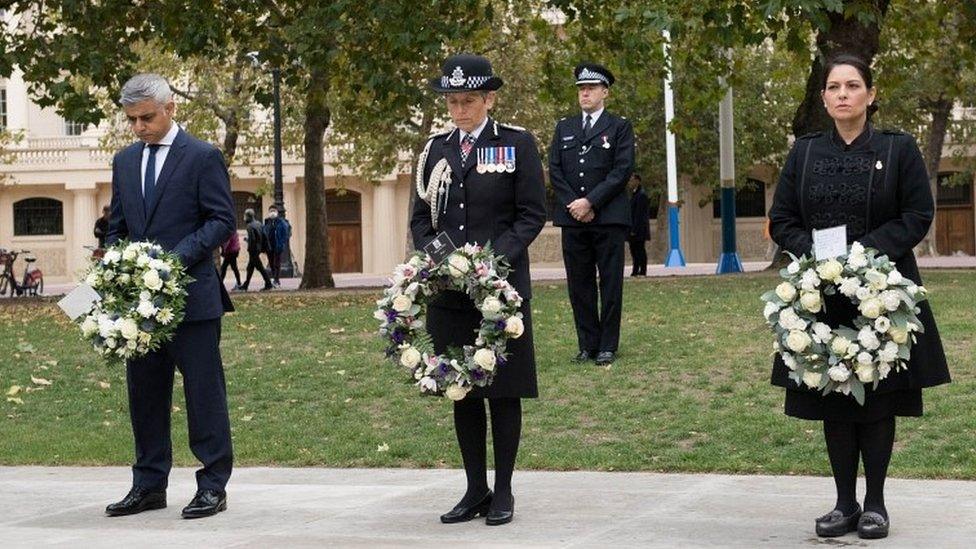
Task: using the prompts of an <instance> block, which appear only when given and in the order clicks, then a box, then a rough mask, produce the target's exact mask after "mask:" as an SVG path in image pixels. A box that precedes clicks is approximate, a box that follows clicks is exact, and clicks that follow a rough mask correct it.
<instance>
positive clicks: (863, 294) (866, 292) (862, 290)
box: [854, 286, 874, 301]
mask: <svg viewBox="0 0 976 549" xmlns="http://www.w3.org/2000/svg"><path fill="white" fill-rule="evenodd" d="M854 295H855V296H856V297H857V298H858V299H859V300H861V301H867V300H868V299H871V297H872V296H873V295H874V292H872V291H871V288H868V287H867V286H860V287H859V288H858V289H857V291H856V292H854Z"/></svg>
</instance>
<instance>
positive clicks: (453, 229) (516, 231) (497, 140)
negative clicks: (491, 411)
mask: <svg viewBox="0 0 976 549" xmlns="http://www.w3.org/2000/svg"><path fill="white" fill-rule="evenodd" d="M460 133H461V132H460V131H459V130H457V129H455V130H453V131H451V132H449V133H444V134H439V135H436V136H434V137H433V138H432V139H431V143H430V146H429V153H428V156H427V161H426V163H425V165H424V166H423V170H424V173H423V180H424V182H427V181H429V178H430V173H431V171H432V170H433V168H434V166H435V165H436V164H437V162H438V161H440V160H441V159H442V158H445V159H447V162H448V164H449V165H450V167H451V185H450V192H449V193H447V205H446V211H445V209H444V208H443V206H442V211H441V212H440V214H439V216H438V220H437V223H438V226H437V228H436V229H435V228H434V226H433V224H432V219H431V212H430V205H429V204H428V203H427V202H425V201H424V200H423V199H421V198H419V197H418V198H417V199H416V203H415V205H414V209H413V215H412V216H411V219H410V229H411V232H412V234H413V241H414V245H415V246H416V248H417V249H423V247H424V246H426V245H427V244H428V243H429V242H430V241H431V240H433V239H434V238H435V237H436V236H437V235H438V234H440V233H441V232H442V231H443V232H446V233H447V234H448V236H450V238H451V241H452V242H454V244H455V245H456V246H458V247H460V246H462V245H464V244H465V243H472V244H479V245H484V244H487V243H489V242H490V243H491V245H492V248H493V249H494V251H495V253H497V254H500V255H502V256H504V257H505V259H506V260H507V261H508V262H509V264H510V265H511V266H512V271H511V273H510V274H509V276H508V281H509V282H510V283H511V284H512V286H514V287H515V289H516V290H517V291H518V292H519V294H520V295H521V296H522V298H523V300H524V301H523V306H522V314H523V317H524V318H523V320H524V322H525V332H524V333H523V334H522V336H521V337H520V338H518V339H510V340H509V342H508V349H507V350H508V352H509V357H508V359H507V361H506V362H505V364H503V365H500V366H499V368H498V373H497V375H496V377H495V381H494V382H493V383H492V385H491V386H489V387H488V388H487V389H478V388H476V389H475V390H474V391H472V393H471V396H475V397H485V396H487V397H535V396H538V389H537V385H536V375H535V354H534V349H533V343H532V315H531V307H530V299H531V298H532V285H531V279H530V276H529V251H528V250H529V245H530V244H531V243H532V241H533V240H535V238H536V236H538V234H539V232H540V231H542V227H543V226H544V225H545V222H546V209H545V198H546V191H545V183H544V179H543V177H544V176H543V170H542V161H541V159H540V158H539V150H538V148H537V146H536V143H535V139H534V138H533V137H532V135H531V134H529V133H528V132H526V131H524V130H522V129H521V128H515V127H512V126H506V125H503V124H498V123H497V122H495V121H494V120H493V119H491V118H489V119H488V122H487V124H486V125H485V127H484V129H483V130H482V131H481V134H480V135H479V136H478V139H477V141H475V144H474V148H473V149H472V150H471V153H470V154H468V157H467V159H466V161H465V162H464V164H463V165H462V163H461V152H460V144H459V140H460ZM485 147H490V148H494V147H515V171H514V172H502V173H498V172H486V173H478V170H477V169H476V165H477V163H478V157H479V154H478V149H479V148H485ZM480 321H481V313H480V312H479V311H478V310H477V309H476V308H475V307H474V304H473V303H472V302H471V300H470V299H469V298H468V297H467V296H466V295H464V294H461V293H459V292H444V293H443V294H442V295H441V296H438V297H437V298H435V299H434V300H433V301H432V303H431V304H430V307H429V308H428V318H427V330H428V332H429V333H430V334H431V336H432V338H433V339H434V346H435V349H436V350H437V351H438V352H443V351H444V349H446V348H447V347H448V346H450V345H456V346H460V345H464V344H471V343H473V342H474V339H475V333H476V330H477V328H478V325H479V324H480Z"/></svg>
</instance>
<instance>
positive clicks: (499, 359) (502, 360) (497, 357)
mask: <svg viewBox="0 0 976 549" xmlns="http://www.w3.org/2000/svg"><path fill="white" fill-rule="evenodd" d="M507 362H508V361H507V360H505V357H503V356H502V355H495V366H504V365H505V363H507Z"/></svg>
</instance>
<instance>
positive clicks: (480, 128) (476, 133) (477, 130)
mask: <svg viewBox="0 0 976 549" xmlns="http://www.w3.org/2000/svg"><path fill="white" fill-rule="evenodd" d="M487 125H488V117H487V116H486V117H485V119H484V120H482V121H481V124H480V125H479V126H478V127H477V128H475V129H473V130H471V133H470V134H469V133H468V132H466V131H464V130H462V129H461V128H458V131H459V132H461V140H460V141H458V143H464V138H465V137H467V136H468V135H470V136H471V138H472V139H473V140H475V141H477V140H478V136H480V135H481V132H482V131H484V129H485V126H487Z"/></svg>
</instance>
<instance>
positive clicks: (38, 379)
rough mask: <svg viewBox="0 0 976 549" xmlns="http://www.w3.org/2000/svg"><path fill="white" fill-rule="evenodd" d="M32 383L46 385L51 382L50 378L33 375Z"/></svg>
mask: <svg viewBox="0 0 976 549" xmlns="http://www.w3.org/2000/svg"><path fill="white" fill-rule="evenodd" d="M31 383H33V384H34V385H45V386H47V385H50V384H51V382H50V381H49V380H47V379H44V378H43V377H34V376H31Z"/></svg>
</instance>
